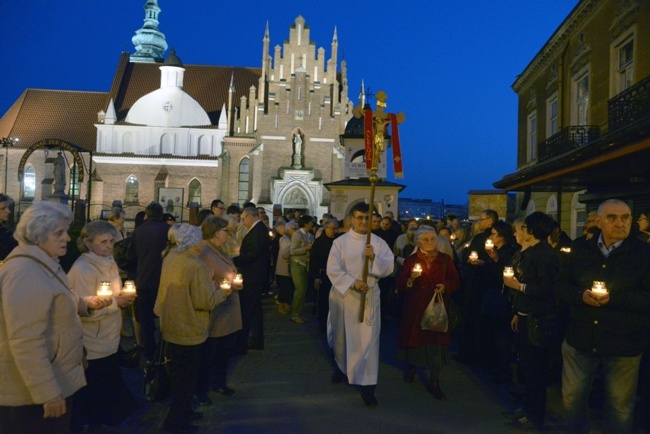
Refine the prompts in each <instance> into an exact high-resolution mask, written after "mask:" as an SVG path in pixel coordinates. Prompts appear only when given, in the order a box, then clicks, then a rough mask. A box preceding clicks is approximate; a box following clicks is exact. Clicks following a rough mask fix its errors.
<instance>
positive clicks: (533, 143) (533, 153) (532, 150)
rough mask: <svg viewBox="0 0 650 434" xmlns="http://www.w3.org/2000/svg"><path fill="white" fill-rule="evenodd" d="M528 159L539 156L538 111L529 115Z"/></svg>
mask: <svg viewBox="0 0 650 434" xmlns="http://www.w3.org/2000/svg"><path fill="white" fill-rule="evenodd" d="M527 145H528V146H527V147H528V154H527V159H528V161H531V160H534V159H535V158H537V113H536V112H533V113H531V114H529V115H528V135H527Z"/></svg>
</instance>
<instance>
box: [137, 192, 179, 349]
mask: <svg viewBox="0 0 650 434" xmlns="http://www.w3.org/2000/svg"><path fill="white" fill-rule="evenodd" d="M144 213H145V221H144V223H143V224H142V226H140V227H139V228H137V229H136V230H135V231H133V234H132V235H131V242H130V243H129V247H128V250H127V258H128V260H129V262H130V263H132V264H134V265H135V269H136V274H135V285H136V288H137V289H138V298H136V299H135V315H136V320H137V321H138V323H139V324H140V330H141V340H140V344H141V345H142V346H143V347H144V355H145V357H146V358H147V360H148V361H153V359H154V356H155V354H156V338H155V336H154V332H155V324H154V313H153V306H154V304H155V303H156V297H157V296H158V286H159V285H160V272H161V269H162V257H161V254H162V251H163V250H165V247H167V232H169V228H170V226H169V225H168V224H167V223H165V222H164V221H163V208H162V205H160V204H159V203H157V202H151V203H150V204H149V205H148V206H147V208H145V210H144Z"/></svg>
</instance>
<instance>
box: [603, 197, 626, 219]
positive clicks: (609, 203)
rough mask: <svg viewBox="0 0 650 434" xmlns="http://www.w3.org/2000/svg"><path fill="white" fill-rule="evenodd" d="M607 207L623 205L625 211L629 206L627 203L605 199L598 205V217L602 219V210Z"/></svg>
mask: <svg viewBox="0 0 650 434" xmlns="http://www.w3.org/2000/svg"><path fill="white" fill-rule="evenodd" d="M607 205H625V206H626V207H627V209H630V205H628V204H627V202H624V201H622V200H620V199H607V200H606V201H605V202H603V203H601V204H600V205H598V216H599V217H602V216H603V209H604V208H605V207H606V206H607Z"/></svg>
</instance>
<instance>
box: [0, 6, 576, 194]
mask: <svg viewBox="0 0 650 434" xmlns="http://www.w3.org/2000/svg"><path fill="white" fill-rule="evenodd" d="M145 3H146V2H145V0H109V1H87V0H84V1H82V0H61V1H39V2H34V1H27V0H5V1H1V2H0V53H2V58H3V67H2V69H0V115H2V114H4V113H5V112H6V111H7V109H8V108H9V107H10V106H11V104H13V102H14V101H15V100H16V99H17V98H18V97H19V96H20V94H21V93H22V92H23V91H24V90H25V89H26V88H40V89H59V90H85V91H101V92H106V91H108V90H109V88H110V85H111V81H112V79H113V76H114V73H115V68H116V66H117V62H118V59H119V56H120V53H121V52H123V51H128V52H130V53H133V52H135V49H134V47H133V44H132V43H131V37H132V36H133V35H134V33H135V31H136V30H137V29H139V28H140V27H141V26H142V23H143V19H144V10H143V5H144V4H145ZM577 3H578V1H577V0H525V1H515V0H496V1H485V0H468V1H453V2H452V1H442V0H422V1H415V0H401V1H393V2H388V1H385V0H379V1H373V2H367V1H357V2H349V1H338V0H337V1H329V2H320V1H319V2H316V1H305V0H302V1H294V0H287V1H283V2H280V3H278V2H269V1H250V0H249V1H235V2H225V1H214V0H213V1H210V0H183V1H180V0H159V1H158V4H159V6H160V8H161V9H162V12H161V13H160V16H159V20H160V26H159V28H160V30H161V31H162V32H163V33H164V34H165V36H166V38H167V43H168V44H169V47H170V49H171V48H172V47H174V48H175V49H176V52H177V54H178V56H179V57H180V58H181V59H182V61H183V63H184V64H186V65H189V64H204V65H224V66H247V67H256V68H259V67H261V56H262V37H263V35H264V28H265V25H266V22H267V21H268V22H269V28H270V35H271V53H273V47H274V46H275V45H278V44H279V45H282V44H283V42H284V40H285V39H288V38H289V26H290V25H291V24H293V22H294V20H295V18H296V17H297V16H298V15H302V16H303V17H304V18H305V20H306V25H308V26H310V28H311V39H312V41H314V42H315V43H316V48H318V47H321V46H322V47H324V48H325V50H326V52H325V57H326V59H329V58H330V57H331V50H330V49H331V42H332V36H333V33H334V27H335V26H336V27H337V31H338V40H339V52H338V58H339V61H340V60H342V59H345V60H346V62H347V67H348V79H349V87H350V90H349V97H350V98H351V99H352V100H353V101H354V102H355V105H356V104H358V94H359V89H360V86H361V80H362V79H363V80H364V82H365V86H366V88H367V89H370V93H376V92H378V91H379V90H384V91H385V92H386V93H387V94H388V97H389V99H388V101H387V102H388V107H387V109H386V111H388V112H400V111H401V112H404V114H405V115H406V118H407V119H406V122H405V123H403V124H402V125H401V126H400V137H401V141H402V156H403V160H404V172H405V177H404V179H400V180H394V181H396V182H399V183H401V184H404V185H407V188H406V189H405V190H404V191H403V192H402V193H401V196H402V197H411V198H426V199H433V200H435V201H440V200H442V199H444V200H445V202H446V203H456V204H460V203H466V202H467V200H468V196H467V192H468V191H469V190H477V189H491V188H493V187H492V183H493V182H495V181H497V180H499V179H501V178H502V177H503V176H504V175H506V174H509V173H512V172H514V171H515V170H516V132H517V96H516V94H515V93H514V91H513V90H512V89H511V87H510V86H511V85H512V83H513V82H514V81H515V78H516V76H517V75H518V74H520V73H521V72H522V71H523V70H524V68H525V67H526V65H527V64H528V63H529V62H530V61H531V60H532V58H533V57H534V56H535V54H537V52H538V51H539V50H540V49H541V48H542V46H543V45H544V43H545V42H546V41H547V40H548V39H549V38H550V37H551V35H552V34H553V32H554V31H555V30H556V29H557V27H558V26H559V25H560V24H561V23H562V21H563V20H564V19H565V18H566V16H567V15H568V14H569V13H570V12H571V10H572V9H573V8H574V7H575V5H576V4H577ZM278 4H281V5H282V6H281V7H278ZM323 5H328V9H322V6H323ZM166 54H168V52H167V53H166ZM371 102H372V105H373V108H374V100H371ZM389 180H393V179H392V176H389Z"/></svg>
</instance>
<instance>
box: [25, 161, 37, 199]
mask: <svg viewBox="0 0 650 434" xmlns="http://www.w3.org/2000/svg"><path fill="white" fill-rule="evenodd" d="M34 196H36V170H35V169H34V166H28V167H27V169H25V174H24V175H23V199H34Z"/></svg>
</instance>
